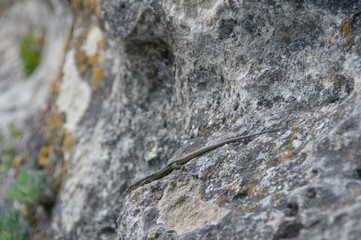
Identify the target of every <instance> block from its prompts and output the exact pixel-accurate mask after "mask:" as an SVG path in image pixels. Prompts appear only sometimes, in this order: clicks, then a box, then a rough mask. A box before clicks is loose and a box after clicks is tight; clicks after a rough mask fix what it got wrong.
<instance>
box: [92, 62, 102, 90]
mask: <svg viewBox="0 0 361 240" xmlns="http://www.w3.org/2000/svg"><path fill="white" fill-rule="evenodd" d="M92 72H93V73H92V82H93V84H94V85H95V87H97V86H98V84H99V80H100V79H102V77H103V71H102V69H101V68H100V67H99V66H95V67H93V71H92Z"/></svg>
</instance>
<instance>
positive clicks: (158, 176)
mask: <svg viewBox="0 0 361 240" xmlns="http://www.w3.org/2000/svg"><path fill="white" fill-rule="evenodd" d="M279 130H280V129H279V128H277V129H272V130H266V131H262V132H258V133H254V134H251V135H246V136H238V137H233V138H228V139H225V140H222V141H220V142H218V143H215V144H212V145H209V146H205V147H203V148H200V149H198V150H195V151H193V152H190V153H188V154H186V155H184V156H183V157H180V158H179V159H176V160H174V161H173V162H171V163H169V164H168V165H167V166H165V167H164V168H162V169H161V170H159V171H158V172H155V173H153V174H151V175H149V176H146V177H144V178H142V179H140V180H139V181H136V182H135V183H133V184H132V185H130V186H129V187H128V189H127V190H126V191H125V192H126V193H127V194H129V193H131V192H132V191H134V190H135V189H137V188H139V187H141V186H143V185H145V184H148V183H151V182H153V181H156V180H158V179H161V178H163V177H165V176H167V175H169V174H170V173H171V172H172V171H173V170H178V169H180V168H181V167H182V166H183V165H185V164H186V163H188V162H189V161H190V160H192V159H193V158H196V157H198V156H200V155H203V154H205V153H207V152H210V151H212V150H214V149H217V148H219V147H222V146H223V145H225V144H228V143H233V142H238V141H242V140H245V139H249V138H253V137H256V136H258V135H262V134H265V133H269V132H276V131H279Z"/></svg>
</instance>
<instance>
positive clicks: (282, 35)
mask: <svg viewBox="0 0 361 240" xmlns="http://www.w3.org/2000/svg"><path fill="white" fill-rule="evenodd" d="M287 37H288V35H287V33H285V32H281V40H285V39H286V38H287Z"/></svg>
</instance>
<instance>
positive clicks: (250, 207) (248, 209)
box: [243, 204, 253, 212]
mask: <svg viewBox="0 0 361 240" xmlns="http://www.w3.org/2000/svg"><path fill="white" fill-rule="evenodd" d="M252 208H253V205H252V204H247V205H245V206H244V207H243V212H249V211H250V210H251V209H252Z"/></svg>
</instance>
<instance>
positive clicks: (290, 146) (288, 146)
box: [285, 142, 293, 150]
mask: <svg viewBox="0 0 361 240" xmlns="http://www.w3.org/2000/svg"><path fill="white" fill-rule="evenodd" d="M292 148H293V145H292V142H290V143H288V144H287V145H286V147H285V149H286V150H290V149H292Z"/></svg>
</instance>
